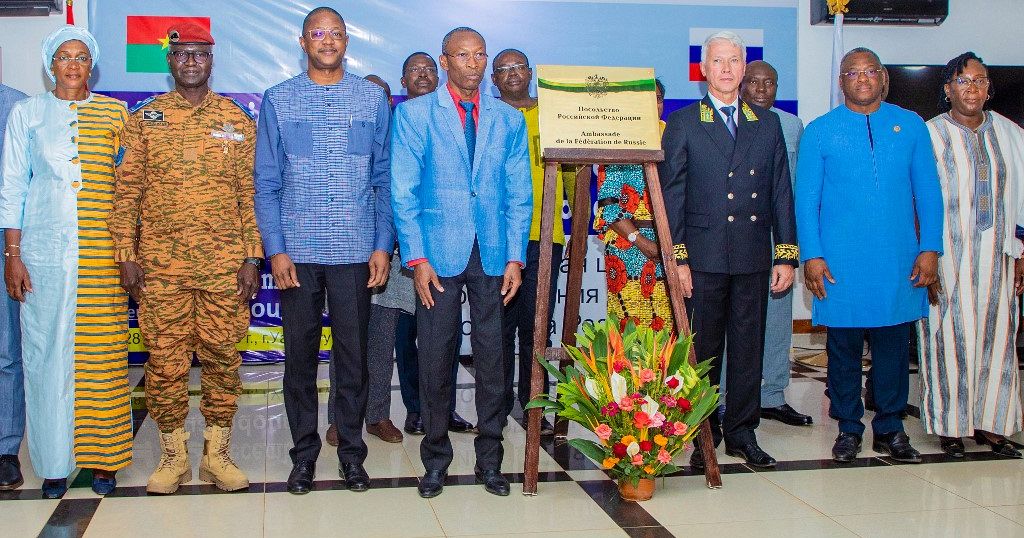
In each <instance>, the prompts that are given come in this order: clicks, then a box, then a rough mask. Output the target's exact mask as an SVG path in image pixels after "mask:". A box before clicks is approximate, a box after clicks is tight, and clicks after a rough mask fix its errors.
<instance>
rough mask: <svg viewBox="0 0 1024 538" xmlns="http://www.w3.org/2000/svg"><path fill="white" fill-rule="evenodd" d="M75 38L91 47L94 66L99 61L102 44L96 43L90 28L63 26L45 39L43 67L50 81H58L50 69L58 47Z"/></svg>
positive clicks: (90, 52)
mask: <svg viewBox="0 0 1024 538" xmlns="http://www.w3.org/2000/svg"><path fill="white" fill-rule="evenodd" d="M73 39H77V40H78V41H81V42H82V43H85V46H86V48H88V49H89V55H90V56H92V66H93V67H95V66H96V64H98V63H99V61H100V46H99V45H97V44H96V38H95V37H93V36H92V34H90V33H89V31H88V30H86V29H85V28H81V27H79V26H71V25H67V26H61V27H60V28H57V29H56V30H54V31H53V33H51V34H50V35H48V36H46V38H45V39H43V50H42V52H43V69H44V70H45V71H46V76H48V77H50V82H57V77H56V76H54V74H53V71H52V70H51V69H50V65H51V64H52V63H53V55H54V54H56V53H57V49H59V48H60V46H61V45H63V44H64V43H67V42H68V41H71V40H73Z"/></svg>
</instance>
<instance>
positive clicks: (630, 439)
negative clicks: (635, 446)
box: [619, 435, 636, 445]
mask: <svg viewBox="0 0 1024 538" xmlns="http://www.w3.org/2000/svg"><path fill="white" fill-rule="evenodd" d="M619 442H620V443H622V444H624V445H629V444H630V443H635V442H636V437H633V436H632V435H627V436H625V437H623V438H622V439H619Z"/></svg>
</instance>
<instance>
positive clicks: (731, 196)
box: [728, 192, 735, 200]
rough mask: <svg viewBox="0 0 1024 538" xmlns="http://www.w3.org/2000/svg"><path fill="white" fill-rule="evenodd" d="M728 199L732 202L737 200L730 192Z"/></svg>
mask: <svg viewBox="0 0 1024 538" xmlns="http://www.w3.org/2000/svg"><path fill="white" fill-rule="evenodd" d="M728 198H729V199H730V200H732V199H733V198H735V196H734V195H733V194H732V193H731V192H730V193H729V196H728Z"/></svg>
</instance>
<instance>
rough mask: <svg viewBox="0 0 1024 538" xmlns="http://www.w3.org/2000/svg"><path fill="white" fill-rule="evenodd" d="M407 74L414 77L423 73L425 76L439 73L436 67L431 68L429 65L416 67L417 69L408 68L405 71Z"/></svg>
mask: <svg viewBox="0 0 1024 538" xmlns="http://www.w3.org/2000/svg"><path fill="white" fill-rule="evenodd" d="M405 72H406V73H412V74H414V75H419V74H420V73H422V74H424V75H429V74H431V73H437V68H436V67H430V66H429V65H423V66H419V65H418V66H415V67H407V68H406V69H405Z"/></svg>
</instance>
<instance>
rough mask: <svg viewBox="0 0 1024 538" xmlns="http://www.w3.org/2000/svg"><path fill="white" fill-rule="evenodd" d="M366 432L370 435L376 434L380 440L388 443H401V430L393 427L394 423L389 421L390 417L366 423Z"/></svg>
mask: <svg viewBox="0 0 1024 538" xmlns="http://www.w3.org/2000/svg"><path fill="white" fill-rule="evenodd" d="M366 433H368V434H370V435H376V436H377V437H380V438H381V440H382V441H385V442H388V443H401V442H402V432H401V431H399V429H398V428H396V427H395V424H394V423H393V422H391V419H387V418H386V419H384V420H382V421H380V422H378V423H376V424H367V425H366Z"/></svg>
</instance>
